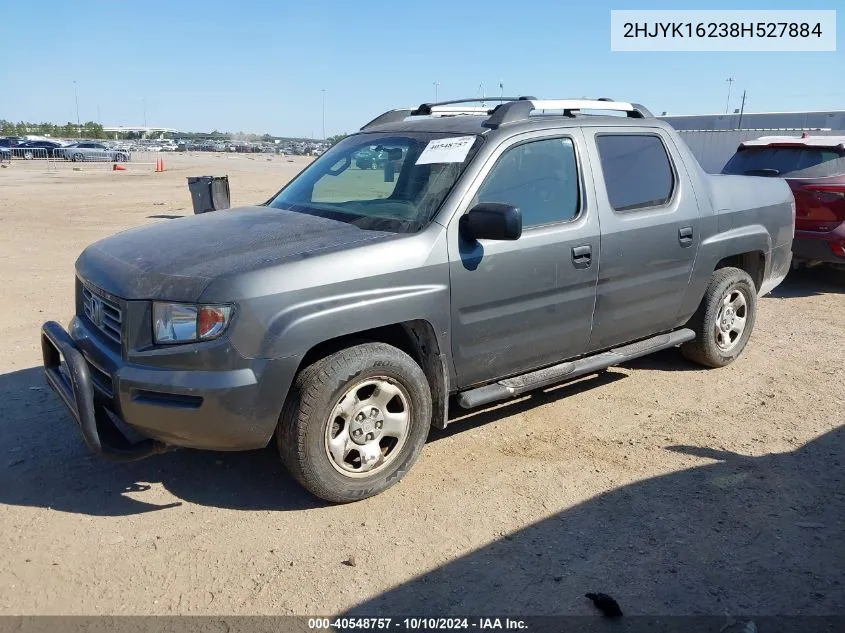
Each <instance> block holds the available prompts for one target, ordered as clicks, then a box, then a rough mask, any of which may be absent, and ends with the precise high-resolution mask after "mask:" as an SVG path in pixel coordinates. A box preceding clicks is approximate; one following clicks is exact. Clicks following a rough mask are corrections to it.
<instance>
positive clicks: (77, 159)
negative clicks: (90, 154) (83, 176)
mask: <svg viewBox="0 0 845 633" xmlns="http://www.w3.org/2000/svg"><path fill="white" fill-rule="evenodd" d="M71 160H72V161H73V162H74V163H80V162H82V161H84V160H85V155H84V154H80V153H79V152H77V153H76V154H74V155H73V156H72V157H71Z"/></svg>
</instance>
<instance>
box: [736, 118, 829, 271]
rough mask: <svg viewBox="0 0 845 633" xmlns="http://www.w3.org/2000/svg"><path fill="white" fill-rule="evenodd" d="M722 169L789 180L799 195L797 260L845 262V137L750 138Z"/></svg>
mask: <svg viewBox="0 0 845 633" xmlns="http://www.w3.org/2000/svg"><path fill="white" fill-rule="evenodd" d="M722 173H725V174H746V175H754V176H769V177H776V178H783V179H785V180H786V182H787V184H788V185H789V187H790V188H791V189H792V193H793V195H794V196H795V240H794V241H793V242H792V252H793V254H794V263H795V265H796V266H802V265H803V266H815V265H818V264H828V265H834V266H838V267H843V266H845V136H811V135H809V134H806V133H805V134H803V135H802V136H801V137H794V136H765V137H762V138H759V139H757V140H754V141H745V142H744V143H741V144H740V146H739V149H738V150H737V152H736V154H734V155H733V157H731V159H730V160H729V161H728V163H727V164H726V165H725V167H724V169H723V170H722Z"/></svg>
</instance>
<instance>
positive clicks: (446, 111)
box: [361, 96, 653, 130]
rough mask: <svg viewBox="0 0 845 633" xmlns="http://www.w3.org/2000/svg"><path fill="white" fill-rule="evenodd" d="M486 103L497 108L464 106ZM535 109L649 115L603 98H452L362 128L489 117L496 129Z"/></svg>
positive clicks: (397, 112) (403, 110)
mask: <svg viewBox="0 0 845 633" xmlns="http://www.w3.org/2000/svg"><path fill="white" fill-rule="evenodd" d="M488 101H491V102H493V103H496V104H497V105H496V106H495V107H492V108H488V107H487V106H485V105H481V106H472V107H470V106H465V105H463V104H467V103H481V104H484V103H486V102H488ZM537 110H563V115H564V116H575V113H577V112H580V111H581V110H608V111H616V112H625V113H626V114H627V116H628V117H631V118H637V119H643V118H646V117H651V116H653V115H652V114H651V112H649V111H648V110H647V109H646V108H644V107H643V106H641V105H639V104H637V103H626V102H624V101H614V100H613V99H609V98H607V97H600V98H598V99H537V98H536V97H527V96H526V97H485V98H483V99H480V98H477V97H476V98H472V99H454V100H452V101H438V102H436V103H423V104H420V105H419V106H418V107H417V108H399V109H396V110H388V111H387V112H385V113H384V114H381V115H379V116H377V117H376V118H375V119H373V120H372V121H370V122H369V123H367V124H366V125H364V126H363V127H362V128H361V130H366V129H369V128H371V127H374V126H376V125H383V124H385V123H395V122H398V121H404V120H405V119H407V118H408V117H412V116H456V115H462V114H471V115H485V116H489V118H488V119H487V120H486V121H485V122H484V126H485V127H489V128H497V127H499V126H500V125H504V124H505V123H513V122H515V121H523V120H525V119H527V118H528V117H529V116H530V115H531V113H532V112H535V111H537Z"/></svg>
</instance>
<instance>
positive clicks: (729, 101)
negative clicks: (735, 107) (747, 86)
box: [725, 77, 734, 114]
mask: <svg viewBox="0 0 845 633" xmlns="http://www.w3.org/2000/svg"><path fill="white" fill-rule="evenodd" d="M725 81H727V82H728V100H727V102H726V103H725V114H727V113H728V109H729V108H730V107H731V86H733V83H734V78H733V77H728V78H727V79H725Z"/></svg>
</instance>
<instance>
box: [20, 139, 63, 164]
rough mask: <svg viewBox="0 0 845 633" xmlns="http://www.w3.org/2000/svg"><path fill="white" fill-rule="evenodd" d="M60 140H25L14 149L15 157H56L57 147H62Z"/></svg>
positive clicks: (29, 158)
mask: <svg viewBox="0 0 845 633" xmlns="http://www.w3.org/2000/svg"><path fill="white" fill-rule="evenodd" d="M61 147H62V144H61V143H59V142H58V141H24V142H23V143H19V144H18V145H16V146H14V147H13V148H11V149H12V157H13V158H23V159H25V160H33V159H38V158H55V157H56V154H55V152H56V149H58V148H61Z"/></svg>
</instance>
